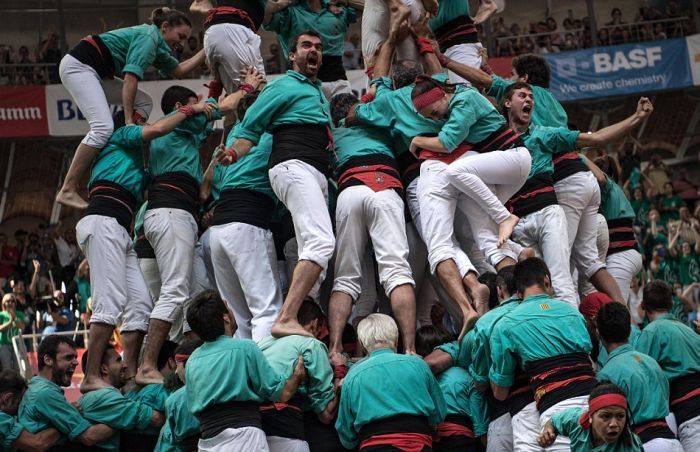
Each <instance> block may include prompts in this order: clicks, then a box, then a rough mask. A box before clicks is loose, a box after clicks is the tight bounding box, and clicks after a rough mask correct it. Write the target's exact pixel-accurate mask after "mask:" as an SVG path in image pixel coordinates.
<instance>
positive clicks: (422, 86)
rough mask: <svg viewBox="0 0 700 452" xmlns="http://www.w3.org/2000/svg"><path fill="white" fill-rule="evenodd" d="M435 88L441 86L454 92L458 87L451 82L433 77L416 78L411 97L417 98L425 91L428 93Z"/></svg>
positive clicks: (444, 89) (447, 91)
mask: <svg viewBox="0 0 700 452" xmlns="http://www.w3.org/2000/svg"><path fill="white" fill-rule="evenodd" d="M433 88H440V89H441V90H443V91H444V92H446V93H454V92H455V90H456V89H457V87H456V86H455V85H453V84H451V83H443V82H440V81H438V80H435V79H434V78H432V77H425V78H421V79H420V80H416V86H414V87H413V90H412V91H411V99H415V98H416V97H418V96H420V95H421V94H423V93H427V92H428V91H430V90H431V89H433Z"/></svg>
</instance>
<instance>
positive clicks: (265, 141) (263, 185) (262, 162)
mask: <svg viewBox="0 0 700 452" xmlns="http://www.w3.org/2000/svg"><path fill="white" fill-rule="evenodd" d="M240 130H241V123H240V122H239V123H238V124H236V126H235V127H234V128H233V129H232V130H231V133H229V135H228V137H227V138H226V147H230V146H231V145H233V142H234V141H236V138H238V133H239V132H240ZM271 153H272V135H270V134H269V133H264V134H263V135H262V136H261V137H260V141H258V144H256V145H255V146H253V148H252V149H251V150H250V152H248V153H247V154H246V155H244V156H243V157H241V158H240V159H239V160H238V161H237V162H236V164H235V165H229V166H222V165H216V167H215V169H214V171H216V169H217V168H221V178H220V180H219V183H217V184H215V185H217V190H218V191H219V192H221V191H223V190H226V189H227V188H243V189H246V190H253V191H256V192H259V193H263V194H265V195H267V196H269V197H270V198H272V199H273V200H275V201H277V196H275V193H274V192H273V191H272V186H271V185H270V176H269V175H268V164H267V162H268V161H269V160H270V154H271ZM212 193H213V185H212Z"/></svg>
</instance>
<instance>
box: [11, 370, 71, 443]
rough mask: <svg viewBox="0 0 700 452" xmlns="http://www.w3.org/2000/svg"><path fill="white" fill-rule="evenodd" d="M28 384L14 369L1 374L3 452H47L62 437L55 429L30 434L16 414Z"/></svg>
mask: <svg viewBox="0 0 700 452" xmlns="http://www.w3.org/2000/svg"><path fill="white" fill-rule="evenodd" d="M26 389H27V383H26V382H25V381H24V379H23V378H22V377H21V376H20V375H19V374H18V373H17V372H16V371H14V370H12V369H3V370H2V372H0V447H1V448H2V450H15V449H19V450H47V449H49V448H50V447H51V446H53V445H54V444H55V443H56V441H58V439H59V438H60V437H61V434H60V433H59V431H58V430H56V429H55V428H47V429H45V430H42V431H39V432H37V433H29V432H28V431H27V430H26V429H25V428H24V426H23V425H22V424H20V423H19V422H17V419H16V417H15V416H16V414H17V409H18V407H19V404H20V401H21V400H22V396H23V395H24V391H25V390H26Z"/></svg>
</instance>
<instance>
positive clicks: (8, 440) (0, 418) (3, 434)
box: [0, 411, 24, 450]
mask: <svg viewBox="0 0 700 452" xmlns="http://www.w3.org/2000/svg"><path fill="white" fill-rule="evenodd" d="M23 430H24V427H23V426H22V424H20V423H19V422H17V419H15V418H14V416H10V415H9V414H6V413H3V412H2V411H0V446H2V450H14V447H12V444H13V443H14V442H15V441H17V438H19V436H20V435H21V434H22V431H23Z"/></svg>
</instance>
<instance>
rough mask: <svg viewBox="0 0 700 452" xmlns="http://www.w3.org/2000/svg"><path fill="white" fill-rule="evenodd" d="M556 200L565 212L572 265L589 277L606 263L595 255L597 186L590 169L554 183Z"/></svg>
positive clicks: (598, 199)
mask: <svg viewBox="0 0 700 452" xmlns="http://www.w3.org/2000/svg"><path fill="white" fill-rule="evenodd" d="M554 191H555V192H556V194H557V201H558V202H559V205H560V206H561V208H562V209H564V214H565V215H566V225H567V230H568V232H569V248H570V249H571V264H572V265H571V268H572V270H573V269H574V268H576V269H577V270H578V271H579V273H581V274H582V275H583V276H584V277H585V278H586V279H590V278H591V277H592V276H593V275H595V274H596V273H597V272H598V271H599V270H600V269H603V268H605V264H604V263H603V262H602V261H601V260H600V259H599V258H598V249H597V247H596V236H597V233H598V208H599V207H600V187H599V186H598V181H597V180H596V178H595V176H594V175H593V173H591V172H590V171H581V172H578V173H576V174H572V175H571V176H569V177H566V178H564V179H562V180H560V181H559V182H557V183H556V184H554Z"/></svg>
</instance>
